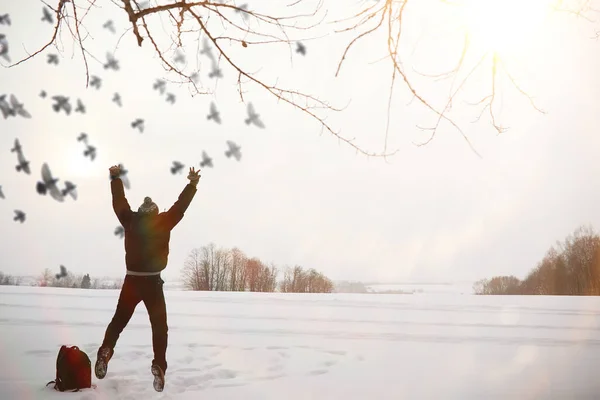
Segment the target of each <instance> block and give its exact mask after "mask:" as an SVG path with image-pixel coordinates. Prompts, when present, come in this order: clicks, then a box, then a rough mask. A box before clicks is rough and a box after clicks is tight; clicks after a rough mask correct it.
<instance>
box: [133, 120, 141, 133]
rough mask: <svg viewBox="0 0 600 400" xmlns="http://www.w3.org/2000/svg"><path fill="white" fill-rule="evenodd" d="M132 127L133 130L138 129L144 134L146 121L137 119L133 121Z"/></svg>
mask: <svg viewBox="0 0 600 400" xmlns="http://www.w3.org/2000/svg"><path fill="white" fill-rule="evenodd" d="M131 127H132V128H134V129H135V128H138V130H139V131H140V133H143V132H144V120H143V119H141V118H138V119H136V120H135V121H133V122H132V123H131Z"/></svg>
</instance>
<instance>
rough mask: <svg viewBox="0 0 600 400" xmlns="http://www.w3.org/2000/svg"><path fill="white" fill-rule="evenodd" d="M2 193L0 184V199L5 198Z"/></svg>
mask: <svg viewBox="0 0 600 400" xmlns="http://www.w3.org/2000/svg"><path fill="white" fill-rule="evenodd" d="M5 198H6V197H4V193H2V186H1V185H0V199H5Z"/></svg>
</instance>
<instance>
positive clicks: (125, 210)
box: [109, 165, 132, 227]
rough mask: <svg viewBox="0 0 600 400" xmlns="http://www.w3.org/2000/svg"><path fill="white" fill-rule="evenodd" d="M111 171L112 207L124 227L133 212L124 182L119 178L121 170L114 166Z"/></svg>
mask: <svg viewBox="0 0 600 400" xmlns="http://www.w3.org/2000/svg"><path fill="white" fill-rule="evenodd" d="M109 171H110V191H111V192H112V205H113V210H114V211H115V214H116V215H117V218H119V222H120V223H121V225H123V227H125V225H126V224H127V223H128V221H129V219H130V218H131V215H132V212H131V207H130V206H129V203H128V202H127V199H126V198H125V188H124V187H123V181H122V180H121V178H119V175H120V173H121V168H120V167H119V166H118V165H115V166H112V167H110V169H109Z"/></svg>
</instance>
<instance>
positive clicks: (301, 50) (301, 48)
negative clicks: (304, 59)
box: [296, 42, 306, 56]
mask: <svg viewBox="0 0 600 400" xmlns="http://www.w3.org/2000/svg"><path fill="white" fill-rule="evenodd" d="M296 53H300V54H302V55H303V56H305V55H306V46H304V45H303V44H302V43H300V42H296Z"/></svg>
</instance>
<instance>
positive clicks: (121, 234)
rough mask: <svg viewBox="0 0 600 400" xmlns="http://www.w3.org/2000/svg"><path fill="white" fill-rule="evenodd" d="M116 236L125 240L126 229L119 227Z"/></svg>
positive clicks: (116, 229)
mask: <svg viewBox="0 0 600 400" xmlns="http://www.w3.org/2000/svg"><path fill="white" fill-rule="evenodd" d="M114 234H115V236H119V237H120V238H121V239H123V236H125V229H123V227H122V226H121V225H119V226H117V227H116V228H115V232H114Z"/></svg>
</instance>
